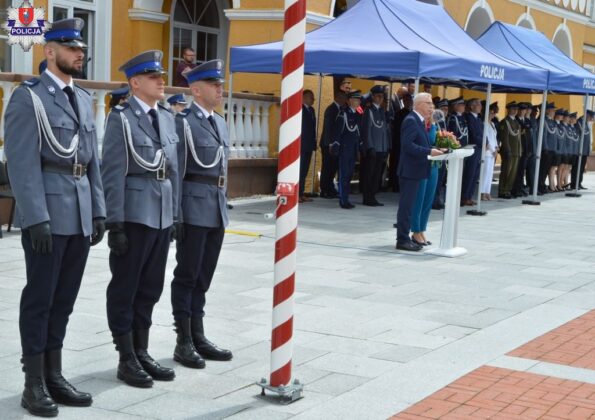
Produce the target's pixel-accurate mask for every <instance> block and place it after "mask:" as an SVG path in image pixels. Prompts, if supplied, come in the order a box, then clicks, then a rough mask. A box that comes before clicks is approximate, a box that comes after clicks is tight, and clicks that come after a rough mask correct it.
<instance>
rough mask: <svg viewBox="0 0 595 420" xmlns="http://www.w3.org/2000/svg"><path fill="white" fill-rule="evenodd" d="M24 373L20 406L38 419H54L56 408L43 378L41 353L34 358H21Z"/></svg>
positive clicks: (56, 413)
mask: <svg viewBox="0 0 595 420" xmlns="http://www.w3.org/2000/svg"><path fill="white" fill-rule="evenodd" d="M21 362H22V363H23V372H25V390H24V391H23V397H22V398H21V406H22V407H23V408H25V409H26V410H27V411H29V413H31V414H33V415H34V416H39V417H56V416H57V415H58V406H57V405H56V403H55V402H54V400H53V399H52V397H51V395H50V393H49V391H48V389H47V387H46V385H45V379H44V378H43V353H41V354H36V355H35V356H23V358H22V359H21Z"/></svg>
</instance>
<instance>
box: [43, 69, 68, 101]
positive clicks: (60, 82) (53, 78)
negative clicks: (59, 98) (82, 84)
mask: <svg viewBox="0 0 595 420" xmlns="http://www.w3.org/2000/svg"><path fill="white" fill-rule="evenodd" d="M45 73H46V74H47V75H48V76H50V78H51V79H52V80H53V81H54V83H56V84H57V85H58V87H59V88H60V90H61V91H62V93H64V96H66V99H68V95H67V94H66V92H64V88H65V87H66V86H70V88H71V89H72V90H73V91H74V82H73V81H72V77H71V78H70V83H68V84H66V83H64V82H63V81H62V79H60V78H59V77H58V76H56V75H55V74H54V73H52V72H51V71H49V70H48V69H45Z"/></svg>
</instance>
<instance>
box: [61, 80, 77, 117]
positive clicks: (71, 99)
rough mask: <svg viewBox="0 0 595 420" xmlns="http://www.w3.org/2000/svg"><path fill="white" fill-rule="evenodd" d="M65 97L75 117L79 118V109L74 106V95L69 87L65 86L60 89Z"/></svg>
mask: <svg viewBox="0 0 595 420" xmlns="http://www.w3.org/2000/svg"><path fill="white" fill-rule="evenodd" d="M62 90H63V91H64V93H65V94H66V96H68V102H70V106H71V107H72V109H73V111H74V113H75V114H76V117H77V118H78V117H79V107H78V106H77V104H76V96H75V95H74V90H72V88H71V87H70V86H66V87H65V88H64V89H62Z"/></svg>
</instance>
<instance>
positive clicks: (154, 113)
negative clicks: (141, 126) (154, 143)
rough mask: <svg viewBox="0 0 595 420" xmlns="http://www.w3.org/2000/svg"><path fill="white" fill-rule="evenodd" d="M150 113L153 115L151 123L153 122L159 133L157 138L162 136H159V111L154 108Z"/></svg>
mask: <svg viewBox="0 0 595 420" xmlns="http://www.w3.org/2000/svg"><path fill="white" fill-rule="evenodd" d="M149 115H150V116H151V124H153V128H154V129H155V132H156V133H157V138H160V136H159V120H158V119H157V111H156V110H154V109H150V110H149Z"/></svg>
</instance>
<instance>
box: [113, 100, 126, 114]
mask: <svg viewBox="0 0 595 420" xmlns="http://www.w3.org/2000/svg"><path fill="white" fill-rule="evenodd" d="M129 107H130V104H129V103H128V102H124V103H123V104H119V105H116V106H115V107H113V108H112V111H115V112H122V111H124V110H125V109H126V108H129Z"/></svg>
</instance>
